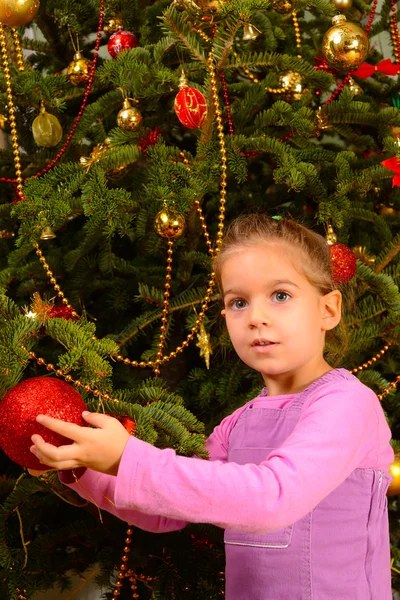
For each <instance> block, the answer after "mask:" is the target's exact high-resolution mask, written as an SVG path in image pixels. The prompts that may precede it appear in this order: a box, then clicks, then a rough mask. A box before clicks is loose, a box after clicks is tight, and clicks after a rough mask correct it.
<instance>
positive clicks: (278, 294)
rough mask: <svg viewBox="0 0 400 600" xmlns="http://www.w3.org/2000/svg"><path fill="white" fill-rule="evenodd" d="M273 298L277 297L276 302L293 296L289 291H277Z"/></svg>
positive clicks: (284, 300)
mask: <svg viewBox="0 0 400 600" xmlns="http://www.w3.org/2000/svg"><path fill="white" fill-rule="evenodd" d="M272 298H275V300H276V302H280V303H282V302H286V300H288V299H289V298H291V296H290V295H289V294H288V293H287V292H275V294H273V296H272Z"/></svg>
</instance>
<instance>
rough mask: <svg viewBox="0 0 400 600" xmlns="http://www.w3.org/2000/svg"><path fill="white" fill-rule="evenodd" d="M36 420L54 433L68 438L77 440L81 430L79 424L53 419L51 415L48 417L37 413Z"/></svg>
mask: <svg viewBox="0 0 400 600" xmlns="http://www.w3.org/2000/svg"><path fill="white" fill-rule="evenodd" d="M36 421H37V422H38V423H40V425H43V426H44V427H47V429H51V431H54V432H55V433H59V434H60V435H63V436H64V437H66V438H69V439H70V440H73V441H74V442H75V441H78V439H79V434H80V432H81V430H82V427H80V425H75V423H68V422H66V421H60V420H59V419H53V417H48V416H46V415H38V416H37V417H36Z"/></svg>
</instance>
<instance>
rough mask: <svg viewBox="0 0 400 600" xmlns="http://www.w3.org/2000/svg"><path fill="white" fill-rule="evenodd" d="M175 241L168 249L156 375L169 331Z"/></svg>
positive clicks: (170, 242)
mask: <svg viewBox="0 0 400 600" xmlns="http://www.w3.org/2000/svg"><path fill="white" fill-rule="evenodd" d="M173 247H174V242H173V240H168V250H167V254H168V257H167V269H166V270H167V273H166V275H165V285H164V303H163V311H162V317H161V322H162V325H161V333H160V341H159V343H158V352H157V359H156V361H155V363H154V375H155V376H156V377H158V375H159V374H160V364H161V361H162V358H163V348H164V343H165V338H166V331H167V322H168V318H167V317H168V312H169V297H170V289H171V284H170V281H171V279H172V275H171V271H172V254H173Z"/></svg>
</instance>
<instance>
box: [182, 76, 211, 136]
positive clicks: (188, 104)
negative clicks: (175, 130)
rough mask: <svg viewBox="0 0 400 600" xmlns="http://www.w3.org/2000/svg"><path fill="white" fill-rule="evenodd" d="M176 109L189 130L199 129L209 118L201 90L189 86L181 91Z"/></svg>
mask: <svg viewBox="0 0 400 600" xmlns="http://www.w3.org/2000/svg"><path fill="white" fill-rule="evenodd" d="M174 109H175V112H176V116H177V117H178V119H179V120H180V122H181V123H182V125H185V127H189V129H198V128H199V127H201V126H202V125H203V123H204V121H205V120H206V117H207V102H206V99H205V98H204V96H203V94H202V93H201V92H199V90H196V89H195V88H192V87H190V86H188V85H186V86H184V87H182V88H181V89H180V90H179V92H178V94H177V96H176V98H175V103H174Z"/></svg>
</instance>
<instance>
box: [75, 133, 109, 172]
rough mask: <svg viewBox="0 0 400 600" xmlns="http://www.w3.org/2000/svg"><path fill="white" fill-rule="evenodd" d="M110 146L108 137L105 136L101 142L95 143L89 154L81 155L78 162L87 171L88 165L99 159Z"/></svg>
mask: <svg viewBox="0 0 400 600" xmlns="http://www.w3.org/2000/svg"><path fill="white" fill-rule="evenodd" d="M109 148H110V141H109V138H106V139H105V140H104V142H103V143H101V144H97V146H95V147H94V148H93V150H92V152H91V153H90V156H81V157H80V159H79V163H80V165H81V167H82V169H83V170H84V171H89V169H90V167H91V166H92V165H94V164H95V163H96V162H97V161H98V160H100V159H101V157H102V156H103V154H105V153H106V152H107V150H108V149H109Z"/></svg>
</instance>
